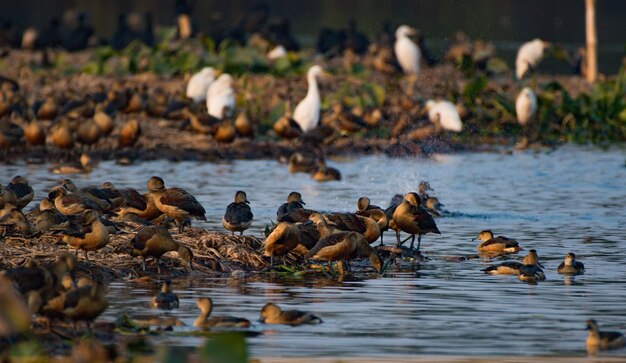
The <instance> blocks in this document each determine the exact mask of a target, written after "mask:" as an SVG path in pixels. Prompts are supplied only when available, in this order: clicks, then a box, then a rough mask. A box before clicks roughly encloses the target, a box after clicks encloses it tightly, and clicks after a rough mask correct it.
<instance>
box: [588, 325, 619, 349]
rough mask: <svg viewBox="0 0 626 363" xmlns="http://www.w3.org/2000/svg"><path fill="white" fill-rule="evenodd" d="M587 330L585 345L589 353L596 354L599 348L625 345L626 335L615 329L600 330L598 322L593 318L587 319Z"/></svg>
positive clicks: (614, 347)
mask: <svg viewBox="0 0 626 363" xmlns="http://www.w3.org/2000/svg"><path fill="white" fill-rule="evenodd" d="M586 330H588V331H589V334H588V335H587V340H586V341H585V346H586V347H587V351H588V352H589V353H591V354H596V353H597V352H598V351H601V350H609V349H618V348H621V347H623V346H626V337H624V334H622V333H620V332H616V331H600V327H599V326H598V323H597V322H596V321H595V320H593V319H589V320H587V328H586Z"/></svg>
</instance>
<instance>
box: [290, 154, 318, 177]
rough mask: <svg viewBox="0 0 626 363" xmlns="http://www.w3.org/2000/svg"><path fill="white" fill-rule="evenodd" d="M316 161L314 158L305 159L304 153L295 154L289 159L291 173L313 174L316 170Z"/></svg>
mask: <svg viewBox="0 0 626 363" xmlns="http://www.w3.org/2000/svg"><path fill="white" fill-rule="evenodd" d="M316 165H317V163H316V160H315V159H314V158H309V157H305V156H304V155H302V153H299V152H295V153H293V154H291V156H290V157H289V167H288V170H289V172H290V173H292V174H293V173H312V172H313V171H315V168H316Z"/></svg>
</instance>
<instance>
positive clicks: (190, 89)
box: [185, 67, 215, 103]
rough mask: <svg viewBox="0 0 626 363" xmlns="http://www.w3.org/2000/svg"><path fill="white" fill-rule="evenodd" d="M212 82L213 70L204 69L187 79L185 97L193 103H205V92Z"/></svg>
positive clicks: (210, 68) (213, 78) (211, 68)
mask: <svg viewBox="0 0 626 363" xmlns="http://www.w3.org/2000/svg"><path fill="white" fill-rule="evenodd" d="M213 81H215V69H214V68H213V67H204V68H202V69H201V70H200V71H199V72H197V73H195V74H194V75H192V76H191V78H189V81H188V82H187V89H186V92H185V95H186V96H187V98H191V99H192V100H193V102H195V103H200V102H202V101H205V100H206V96H207V91H208V90H209V86H210V85H211V83H213Z"/></svg>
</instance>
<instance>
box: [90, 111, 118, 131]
mask: <svg viewBox="0 0 626 363" xmlns="http://www.w3.org/2000/svg"><path fill="white" fill-rule="evenodd" d="M93 121H94V122H95V124H96V125H98V127H99V128H100V131H101V133H102V135H104V136H109V135H110V134H111V132H113V127H114V126H115V124H114V123H113V118H112V117H111V116H110V115H109V114H108V113H106V112H104V111H98V112H96V113H95V114H94V115H93Z"/></svg>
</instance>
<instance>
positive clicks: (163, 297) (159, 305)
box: [150, 280, 179, 310]
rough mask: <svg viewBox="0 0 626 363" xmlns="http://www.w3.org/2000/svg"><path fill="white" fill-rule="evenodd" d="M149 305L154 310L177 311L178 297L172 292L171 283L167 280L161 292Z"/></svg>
mask: <svg viewBox="0 0 626 363" xmlns="http://www.w3.org/2000/svg"><path fill="white" fill-rule="evenodd" d="M150 305H151V306H152V307H153V308H155V309H163V310H172V309H177V308H178V305H179V302H178V296H176V294H175V293H173V292H172V281H170V280H167V281H165V282H164V283H163V286H161V291H159V292H158V293H157V294H156V295H154V297H153V298H152V300H151V301H150Z"/></svg>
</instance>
